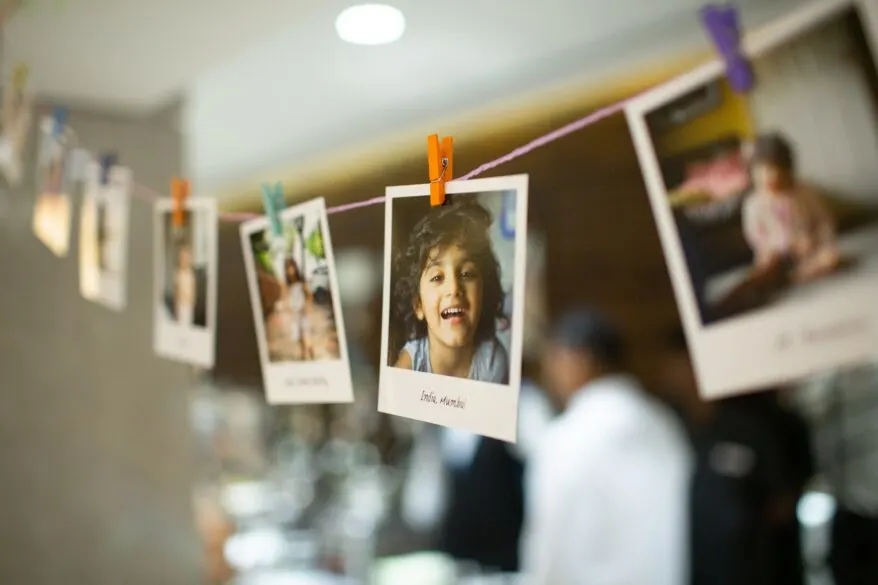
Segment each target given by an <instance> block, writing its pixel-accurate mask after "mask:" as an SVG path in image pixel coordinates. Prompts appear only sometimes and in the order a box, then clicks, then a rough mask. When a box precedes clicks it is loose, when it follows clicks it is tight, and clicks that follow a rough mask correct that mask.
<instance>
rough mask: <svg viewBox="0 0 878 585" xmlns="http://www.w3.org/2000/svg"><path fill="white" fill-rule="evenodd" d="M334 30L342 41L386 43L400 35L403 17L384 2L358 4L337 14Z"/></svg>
mask: <svg viewBox="0 0 878 585" xmlns="http://www.w3.org/2000/svg"><path fill="white" fill-rule="evenodd" d="M335 30H336V31H338V36H340V37H341V39H342V40H343V41H347V42H349V43H353V44H355V45H386V44H388V43H392V42H394V41H398V40H399V39H400V37H402V33H403V32H404V31H405V17H404V16H403V15H402V12H401V11H400V10H399V9H398V8H394V7H393V6H388V5H386V4H358V5H356V6H351V7H350V8H346V9H345V10H344V11H342V13H341V14H339V15H338V18H337V19H336V20H335Z"/></svg>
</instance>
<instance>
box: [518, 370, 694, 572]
mask: <svg viewBox="0 0 878 585" xmlns="http://www.w3.org/2000/svg"><path fill="white" fill-rule="evenodd" d="M690 469H691V459H690V453H689V447H688V443H687V440H686V437H685V433H684V430H683V428H682V425H681V424H680V423H679V422H678V421H677V419H676V416H675V415H674V414H673V413H672V412H671V411H670V410H669V409H668V408H666V407H665V406H663V405H662V404H661V403H660V402H658V401H657V400H656V399H654V398H652V397H651V396H649V395H647V394H646V393H645V392H643V391H642V390H641V389H640V387H639V385H638V384H637V382H636V381H635V380H634V379H632V378H630V377H627V376H612V377H605V378H602V379H600V380H597V381H595V382H592V383H591V384H589V385H587V386H585V387H584V388H582V389H581V390H580V391H579V392H578V393H577V394H576V395H575V396H574V397H573V399H572V400H571V402H570V404H569V405H568V407H567V410H566V411H565V413H564V414H563V415H561V416H560V417H559V418H558V419H557V420H556V422H555V423H553V424H552V425H551V426H550V427H549V429H548V430H547V431H546V434H545V436H544V437H543V439H542V442H541V444H540V446H539V447H538V449H537V451H536V453H535V454H534V456H533V458H532V459H531V466H530V468H529V469H528V471H527V479H526V482H527V483H526V485H525V489H526V491H525V497H526V519H525V528H524V536H523V537H522V569H523V572H524V575H525V581H524V582H525V583H527V584H529V585H580V584H582V585H644V584H649V585H685V584H686V583H687V582H688V566H689V562H688V561H689V559H688V544H689V543H688V522H687V517H688V516H687V510H688V504H687V501H688V491H689V481H690Z"/></svg>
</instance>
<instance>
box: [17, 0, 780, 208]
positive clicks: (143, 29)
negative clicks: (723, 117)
mask: <svg viewBox="0 0 878 585" xmlns="http://www.w3.org/2000/svg"><path fill="white" fill-rule="evenodd" d="M385 1H388V2H390V3H392V4H394V5H396V6H397V7H399V8H400V9H402V10H403V12H404V13H405V15H406V18H407V30H406V33H405V35H404V37H403V38H402V40H401V41H400V42H398V43H395V44H393V45H388V46H378V47H357V46H352V45H346V44H344V43H343V42H341V41H340V40H339V39H338V38H337V36H336V35H335V31H334V20H335V17H336V15H337V14H338V12H339V11H340V10H341V9H342V8H344V7H345V6H348V5H350V4H352V3H354V1H353V0H284V1H278V0H246V2H242V1H241V0H150V1H148V2H145V1H143V0H113V1H109V0H28V2H26V3H25V5H24V7H23V8H21V9H20V10H19V11H18V13H17V14H16V15H15V17H14V18H13V19H12V20H11V21H10V22H9V24H7V27H6V30H5V53H6V54H5V55H4V64H5V65H6V66H7V67H8V66H9V64H11V63H14V62H15V61H17V60H26V61H27V62H28V63H29V64H30V66H31V80H32V83H33V86H34V87H35V89H36V91H38V92H39V93H41V94H43V95H50V96H52V97H53V98H55V99H58V100H64V101H67V102H68V103H72V104H77V105H78V104H89V105H91V106H98V107H104V108H110V109H113V110H122V111H130V112H132V113H137V112H149V111H151V110H153V109H156V108H159V107H161V106H162V105H165V104H166V103H168V102H169V101H172V100H173V99H175V98H177V97H178V96H180V95H181V94H182V95H183V96H184V97H185V102H184V103H185V110H184V113H183V119H182V125H183V126H182V127H183V129H184V131H185V132H186V135H187V142H188V148H187V150H188V160H187V167H188V171H189V175H190V177H191V179H192V180H193V182H194V183H195V188H196V189H198V190H199V191H201V192H208V191H220V190H222V191H223V192H227V191H228V189H229V187H230V186H235V185H240V184H244V183H248V182H249V183H253V182H256V181H259V180H260V179H261V178H269V175H272V177H271V178H277V175H278V173H281V172H292V171H293V170H295V169H301V168H303V167H307V166H308V165H309V164H313V163H314V161H317V160H320V159H324V158H325V157H327V156H330V155H331V154H333V153H337V152H339V151H351V150H356V149H368V148H369V147H370V146H372V145H375V144H379V143H381V141H382V140H383V139H386V138H387V137H389V136H394V135H399V134H400V133H405V132H406V131H411V129H412V128H415V127H418V128H420V127H422V126H423V125H424V124H425V123H429V122H431V121H433V120H441V119H443V118H447V117H448V116H452V115H454V114H455V113H460V112H464V111H471V110H473V109H479V108H486V107H489V106H490V105H491V104H497V103H501V102H504V101H509V100H513V99H515V98H516V97H517V96H521V95H525V94H533V93H535V92H539V91H542V90H544V89H545V88H549V87H552V86H557V85H559V84H564V83H573V82H581V81H583V80H585V79H588V78H589V77H594V76H599V75H604V76H606V75H607V74H612V73H614V72H617V71H618V72H619V73H622V71H621V69H622V68H623V67H631V66H632V65H634V64H637V63H643V62H645V60H648V59H655V58H658V57H661V56H662V55H666V54H671V53H672V52H675V51H682V50H687V49H693V48H697V47H702V48H703V47H705V46H706V41H705V39H704V36H703V34H702V32H701V31H700V30H699V28H698V24H697V17H696V11H697V8H698V6H699V5H700V2H698V1H697V0H662V1H661V2H656V1H655V0H613V1H612V2H608V1H606V0H546V1H544V2H537V1H536V0H446V1H445V2H443V3H434V2H433V3H428V2H423V1H422V0H385ZM795 3H797V1H796V0H741V1H740V2H739V3H738V4H739V5H741V6H742V12H743V17H744V21H745V23H747V24H752V23H756V22H761V21H763V20H765V19H766V18H769V17H773V16H775V15H777V14H778V13H780V12H781V11H782V10H785V9H787V8H788V7H789V6H790V5H791V4H795ZM435 130H436V131H439V132H440V133H441V131H442V128H439V127H437V128H435ZM417 140H418V142H417V143H418V144H420V143H421V142H422V141H423V136H420V135H418V136H417Z"/></svg>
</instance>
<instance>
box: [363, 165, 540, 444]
mask: <svg viewBox="0 0 878 585" xmlns="http://www.w3.org/2000/svg"><path fill="white" fill-rule="evenodd" d="M446 187H447V189H448V195H447V200H446V202H445V204H444V205H441V206H436V207H432V206H431V205H430V199H429V185H415V186H410V187H389V188H388V190H387V195H388V204H387V211H386V214H387V218H386V223H387V227H386V233H387V241H386V245H385V246H386V248H385V287H384V295H385V296H384V303H385V305H384V324H383V325H384V336H383V340H384V341H383V343H384V347H383V349H384V356H385V365H384V366H382V370H381V390H380V393H381V397H380V399H379V410H382V411H383V412H390V413H392V414H398V415H402V416H407V417H412V418H417V419H420V420H426V421H429V422H434V423H438V424H444V425H448V426H454V427H458V428H466V429H469V430H471V431H473V432H478V433H482V434H486V435H488V436H495V437H501V438H506V439H507V440H509V439H510V437H512V438H513V439H514V433H513V430H514V428H515V424H516V423H515V421H516V417H517V410H515V408H517V399H518V397H517V390H516V384H517V381H518V379H519V378H520V368H521V352H522V343H523V337H522V328H523V321H524V312H523V305H524V302H523V295H524V285H525V281H526V275H525V271H524V266H525V258H526V255H527V247H526V244H527V236H526V227H527V207H526V205H527V177H526V176H513V177H501V178H497V179H481V180H477V181H466V182H462V183H459V184H458V183H454V182H451V183H448V184H447V186H446ZM431 405H432V407H431ZM510 433H512V434H510Z"/></svg>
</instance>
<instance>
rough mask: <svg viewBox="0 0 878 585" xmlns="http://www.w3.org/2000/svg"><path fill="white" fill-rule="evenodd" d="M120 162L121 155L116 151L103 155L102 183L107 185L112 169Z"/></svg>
mask: <svg viewBox="0 0 878 585" xmlns="http://www.w3.org/2000/svg"><path fill="white" fill-rule="evenodd" d="M118 162H119V157H118V156H116V155H115V154H114V153H111V152H110V153H107V154H103V155H101V185H106V184H107V183H108V182H109V178H110V169H111V168H113V167H114V166H116V163H118Z"/></svg>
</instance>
